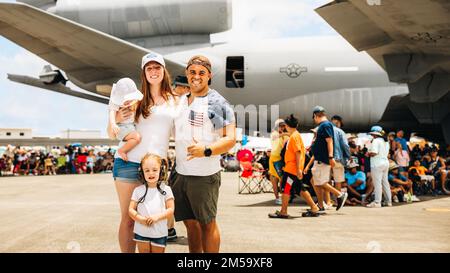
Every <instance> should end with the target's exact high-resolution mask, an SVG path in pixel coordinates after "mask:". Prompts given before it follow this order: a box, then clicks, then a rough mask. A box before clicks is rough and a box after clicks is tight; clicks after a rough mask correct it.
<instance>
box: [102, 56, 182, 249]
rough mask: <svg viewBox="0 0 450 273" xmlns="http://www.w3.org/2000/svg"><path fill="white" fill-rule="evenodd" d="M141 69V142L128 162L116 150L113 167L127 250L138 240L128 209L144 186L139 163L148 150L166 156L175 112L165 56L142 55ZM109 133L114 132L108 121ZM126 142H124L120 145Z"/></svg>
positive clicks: (121, 116) (122, 113)
mask: <svg viewBox="0 0 450 273" xmlns="http://www.w3.org/2000/svg"><path fill="white" fill-rule="evenodd" d="M141 68H142V72H141V88H142V94H143V95H144V98H143V99H142V100H141V101H140V102H139V104H138V106H137V109H136V113H135V122H136V131H137V132H138V133H139V134H140V135H141V142H140V143H139V144H138V145H137V146H136V147H134V148H133V149H132V150H131V151H129V152H128V161H124V160H123V159H121V158H119V157H118V155H117V153H116V155H115V160H114V168H113V177H114V181H115V186H116V191H117V195H118V197H119V202H120V210H121V220H120V227H119V244H120V250H121V251H122V252H125V253H134V252H135V249H136V242H134V241H133V237H134V233H133V228H134V221H133V219H131V218H130V216H129V215H128V208H129V205H130V200H131V195H132V193H133V191H134V189H135V188H136V187H138V186H139V185H141V184H140V182H139V180H138V169H139V164H140V162H141V159H142V158H143V157H144V155H145V154H147V153H152V154H156V155H158V156H160V157H162V158H166V156H167V150H168V149H169V138H170V134H171V131H172V128H173V119H174V112H175V111H174V107H175V105H174V101H175V99H174V94H173V92H172V89H171V79H170V75H169V72H168V71H167V69H166V68H165V62H164V58H163V57H162V56H161V55H159V54H156V53H153V52H151V53H149V54H147V55H145V56H144V57H143V58H142V64H141ZM132 114H133V113H131V112H130V110H129V109H127V108H125V109H121V110H119V111H118V112H117V116H116V122H121V121H122V120H125V119H127V118H129V117H130V116H131V115H132ZM108 135H109V136H110V137H113V135H114V134H113V132H112V130H111V128H110V126H109V124H108ZM123 144H124V143H122V142H121V143H120V144H119V146H122V145H123Z"/></svg>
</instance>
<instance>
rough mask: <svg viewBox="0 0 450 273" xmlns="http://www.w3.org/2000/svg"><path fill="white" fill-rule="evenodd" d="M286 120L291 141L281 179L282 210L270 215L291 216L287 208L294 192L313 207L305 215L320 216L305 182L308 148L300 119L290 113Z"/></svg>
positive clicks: (287, 147)
mask: <svg viewBox="0 0 450 273" xmlns="http://www.w3.org/2000/svg"><path fill="white" fill-rule="evenodd" d="M284 122H285V123H286V125H287V126H286V130H287V132H288V135H289V141H288V143H287V146H286V153H285V156H284V162H285V166H284V174H283V178H282V180H281V193H282V197H281V199H282V203H281V210H280V211H276V212H275V213H270V214H269V217H270V218H282V219H286V218H289V214H288V213H287V208H288V204H289V197H290V196H291V194H292V193H300V195H301V196H302V197H303V198H304V199H305V201H306V203H307V204H308V205H309V206H310V207H311V209H310V210H308V211H307V212H305V213H303V214H302V216H303V217H317V216H319V214H318V212H319V207H317V205H316V204H315V203H314V201H313V199H312V198H311V195H310V194H309V192H308V190H307V189H306V188H305V186H304V182H303V169H304V166H305V154H306V150H305V145H304V144H303V140H302V137H301V135H300V133H299V132H298V131H297V126H298V119H296V118H295V117H294V115H290V116H289V117H287V118H286V119H285V120H284Z"/></svg>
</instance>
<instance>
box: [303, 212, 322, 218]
mask: <svg viewBox="0 0 450 273" xmlns="http://www.w3.org/2000/svg"><path fill="white" fill-rule="evenodd" d="M319 215H320V214H319V213H317V212H312V211H307V212H304V213H302V217H319Z"/></svg>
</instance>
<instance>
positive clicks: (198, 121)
mask: <svg viewBox="0 0 450 273" xmlns="http://www.w3.org/2000/svg"><path fill="white" fill-rule="evenodd" d="M189 124H190V125H191V126H195V127H201V126H203V113H202V112H195V111H193V110H191V112H190V113H189Z"/></svg>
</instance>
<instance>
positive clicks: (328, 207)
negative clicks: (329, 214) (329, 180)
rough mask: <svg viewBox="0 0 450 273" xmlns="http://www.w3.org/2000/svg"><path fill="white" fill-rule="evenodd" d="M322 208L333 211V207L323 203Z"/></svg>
mask: <svg viewBox="0 0 450 273" xmlns="http://www.w3.org/2000/svg"><path fill="white" fill-rule="evenodd" d="M323 208H324V209H325V210H332V209H333V205H331V206H329V205H327V203H325V202H323Z"/></svg>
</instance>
